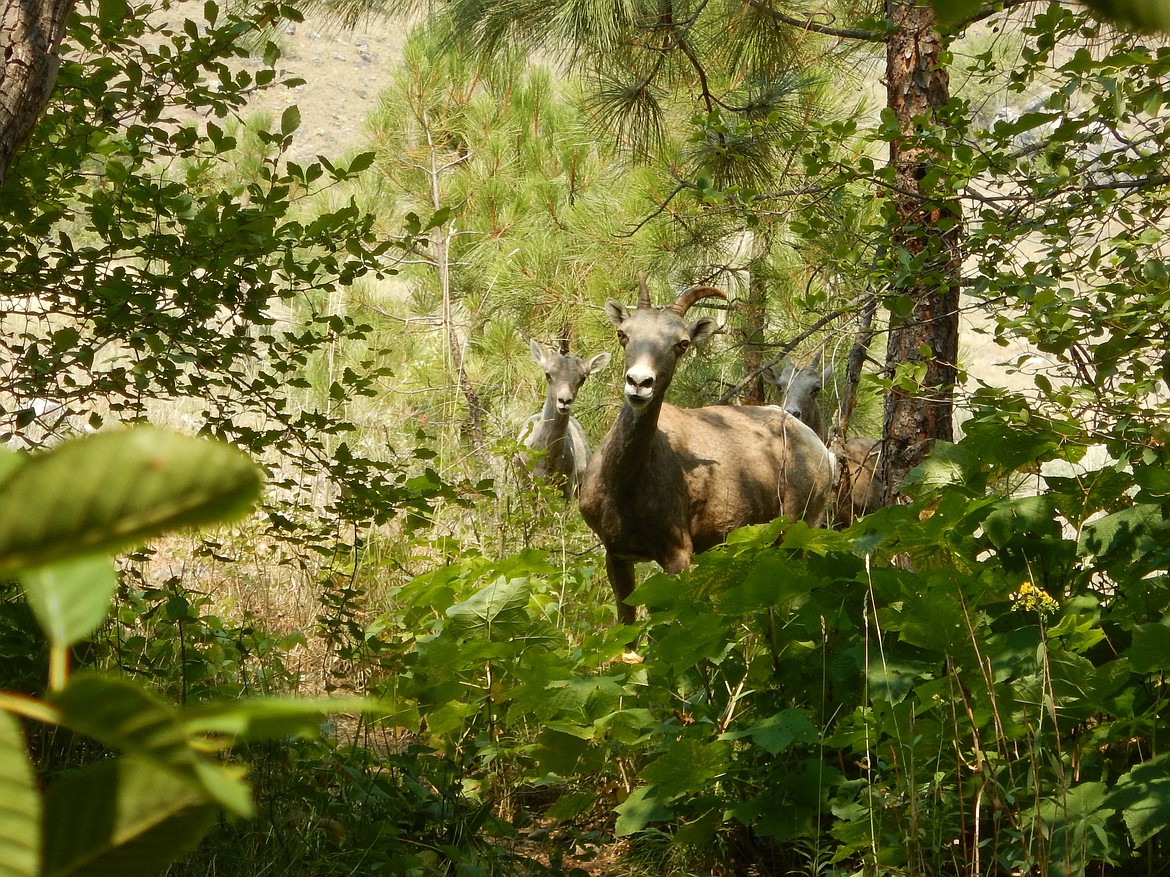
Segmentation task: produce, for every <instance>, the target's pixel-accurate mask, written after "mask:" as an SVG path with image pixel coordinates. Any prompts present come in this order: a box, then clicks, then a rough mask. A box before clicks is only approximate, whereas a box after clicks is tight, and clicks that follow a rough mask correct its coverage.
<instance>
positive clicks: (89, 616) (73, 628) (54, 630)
mask: <svg viewBox="0 0 1170 877" xmlns="http://www.w3.org/2000/svg"><path fill="white" fill-rule="evenodd" d="M20 583H21V585H22V586H23V587H24V592H25V594H26V595H27V597H28V603H29V606H31V607H32V610H33V614H35V615H36V617H37V621H38V622H40V625H41V629H42V630H43V631H44V632H45V636H46V637H47V638H48V640H49V642H50V643H52V644H54V645H58V646H71V645H73V644H74V643H76V642H80V641H81V640H83V639H85V638H86V637H87V636H89V635H90V634H91V633H93V632H94V631H95V630H97V628H98V627H99V626H100V625H101V623H102V621H104V620H105V617H106V614H107V613H108V612H109V611H110V598H111V597H113V595H114V591H116V590H117V588H118V576H117V574H116V573H115V572H114V567H113V564H111V562H110V560H109V558H108V557H78V558H71V559H69V560H63V561H61V562H60V563H53V564H49V565H48V566H39V567H36V568H35V569H31V570H27V571H25V572H23V573H21V574H20Z"/></svg>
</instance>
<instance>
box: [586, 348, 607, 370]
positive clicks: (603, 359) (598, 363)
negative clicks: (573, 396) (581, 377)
mask: <svg viewBox="0 0 1170 877" xmlns="http://www.w3.org/2000/svg"><path fill="white" fill-rule="evenodd" d="M607 365H609V354H608V353H599V354H597V356H595V357H593V358H592V359H591V360H589V361H588V362H587V363H585V373H586V374H590V375H595V374H597V373H598V372H599V371H601V370H602V369H603V368H605V367H606V366H607Z"/></svg>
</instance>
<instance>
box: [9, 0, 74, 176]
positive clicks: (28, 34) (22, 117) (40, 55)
mask: <svg viewBox="0 0 1170 877" xmlns="http://www.w3.org/2000/svg"><path fill="white" fill-rule="evenodd" d="M76 2H77V0H41V2H36V3H30V2H29V0H0V182H3V181H4V178H5V177H6V176H7V175H8V168H9V165H10V164H11V163H12V159H13V156H15V155H16V151H17V150H18V149H20V147H21V146H22V145H23V144H24V142H25V140H27V139H28V136H29V134H31V133H32V130H33V127H34V126H35V125H36V123H37V119H39V118H40V115H41V112H42V111H43V110H44V109H45V105H46V104H47V103H48V102H49V97H50V95H52V93H53V86H54V85H55V84H56V83H57V70H58V68H59V67H60V66H61V57H60V55H59V52H60V49H61V40H62V39H63V38H64V36H65V23H66V21H67V20H68V18H69V13H70V12H72V11H73V7H74V5H76Z"/></svg>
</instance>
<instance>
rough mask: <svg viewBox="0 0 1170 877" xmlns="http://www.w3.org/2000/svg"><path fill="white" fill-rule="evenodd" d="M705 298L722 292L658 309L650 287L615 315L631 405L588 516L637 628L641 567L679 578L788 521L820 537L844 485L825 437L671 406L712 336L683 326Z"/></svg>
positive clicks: (585, 492) (722, 409) (780, 415)
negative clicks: (745, 534)
mask: <svg viewBox="0 0 1170 877" xmlns="http://www.w3.org/2000/svg"><path fill="white" fill-rule="evenodd" d="M702 295H722V293H720V292H719V291H718V290H715V289H713V288H711V287H697V288H693V289H691V290H688V291H687V292H685V293H683V294H682V295H681V296H679V300H678V301H677V302H675V304H674V305H672V306H670V307H667V308H661V309H659V308H654V307H652V306H651V305H650V303H649V296H648V294H647V293H646V291H645V285H644V281H642V289H641V295H640V297H639V307H638V309H637V310H635V311H633V312H630V311H628V310H627V309H626V308H625V307H624V306H623V305H621V304H619V303H618V302H616V301H613V300H610V301H609V302H608V303H607V304H606V312H607V315H608V316H609V318H610V320H611V322H613V323H614V325H615V326H616V327H617V328H618V337H619V339H621V341H622V344H623V346H624V347H625V349H626V359H625V367H626V373H625V375H626V377H625V380H626V401H625V404H624V405H623V406H622V410H621V413H620V414H619V415H618V418H617V421H616V422H615V423H614V425H613V428H612V429H610V431H609V433H608V434H607V435H606V436H605V438H604V439H603V440H602V442H601V445H600V446H599V447H598V448H597V451H596V453H595V454H594V455H593V459H592V460H591V461H590V464H589V467H588V469H587V470H586V471H585V477H584V480H583V482H582V485H581V498H580V505H581V513H582V515H583V516H584V518H585V521H586V523H588V524H589V526H590V527H591V528H592V529H593V531H594V532H595V533H596V534H597V536H598V538H600V539H601V542H602V545H603V546H604V547H605V555H606V571H607V573H608V575H609V581H610V585H611V586H612V587H613V591H614V597H615V598H616V600H617V611H618V620H619V621H620V622H621V623H623V624H631V623H633V621H634V617H635V615H634V608H633V607H632V606H629V605H627V604H626V602H625V601H626V598H627V597H629V595H630V594H631V593H632V591H633V589H634V563H635V562H638V561H650V560H652V561H656V562H657V563H658V564H660V565H661V566H662V568H663V569H664V570H665V571H666V572H668V573H672V574H673V573H677V572H679V571H681V570H683V569H685V568H686V567H688V566H690V563H691V556H692V555H693V554H694V553H695V552H700V551H705V550H707V549H708V548H711V547H713V546H715V545H718V544H719V543H721V542H722V541H723V540H724V539H725V538H726V537H727V534H728V533H730V532H731V531H732V530H734V529H736V528H737V527H742V526H745V525H747V524H760V523H766V522H768V521H771V520H773V519H775V518H777V517H779V516H780V515H781V514H788V515H791V516H793V517H795V518H798V519H801V520H804V521H805V522H807V523H808V524H810V525H813V526H815V525H816V524H817V523H818V522H819V521H820V520H821V518H822V515H823V512H824V507H825V503H826V501H827V499H828V495H829V491H830V489H831V486H832V484H833V481H834V479H835V475H836V473H835V467H834V465H833V458H832V455H831V454H830V453H829V452H828V450H827V449H826V448H825V446H824V444H823V443H822V442H821V441H820V440H819V439H818V438H817V436H816V434H815V433H814V432H813V431H812V430H811V429H809V428H808V427H807V426H805V425H804V424H803V423H801V422H800V421H799V420H797V419H796V418H795V417H792V416H790V415H789V414H787V413H786V412H784V411H781V410H779V409H777V408H773V407H767V408H763V407H735V406H726V405H716V406H711V407H707V408H692V409H684V408H677V407H675V406H673V405H668V404H665V403H664V396H665V394H666V390H667V388H668V387H669V386H670V381H671V379H672V378H673V376H674V369H675V365H676V363H677V361H678V358H679V357H680V356H681V355H682V354H683V353H684V352H685V351H686V350H687V349H688V348H689V347H690V346H691V344H692V343H696V342H699V341H702V340H704V339H706V338H707V337H709V336H710V335H711V334H712V333H713V332H714V331H715V322H714V320H712V319H711V318H709V317H704V318H702V319H700V320H697V321H695V322H694V323H692V324H690V325H689V326H688V325H687V323H686V322H685V321H684V320H683V315H684V314H685V312H686V308H687V307H689V306H690V304H692V303H693V302H694V301H695V300H697V299H698V298H699V297H702Z"/></svg>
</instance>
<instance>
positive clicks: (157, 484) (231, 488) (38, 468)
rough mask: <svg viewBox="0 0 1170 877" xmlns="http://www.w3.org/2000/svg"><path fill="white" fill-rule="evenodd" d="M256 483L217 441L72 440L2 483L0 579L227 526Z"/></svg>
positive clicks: (251, 467)
mask: <svg viewBox="0 0 1170 877" xmlns="http://www.w3.org/2000/svg"><path fill="white" fill-rule="evenodd" d="M260 486H261V476H260V470H259V469H258V468H257V467H256V465H255V464H254V463H253V462H252V461H251V460H250V459H249V458H248V457H247V455H245V454H244V453H242V452H241V451H239V450H237V449H236V448H233V447H232V446H230V445H227V444H224V443H222V442H215V441H210V440H206V439H196V438H191V437H189V436H183V435H178V434H176V433H169V432H164V431H161V430H157V429H152V428H149V427H140V428H136V429H130V430H122V431H117V432H108V433H98V434H96V435H92V436H86V437H84V438H80V439H74V440H72V441H69V442H66V443H64V444H62V445H60V446H58V447H57V448H54V449H53V450H52V451H49V452H47V453H44V454H38V455H36V456H33V457H30V458H29V459H28V460H27V461H26V462H25V463H24V464H23V465H21V466H19V467H18V468H16V469H15V471H13V472H11V473H10V474H9V477H8V478H7V479H6V480H4V481H3V482H2V483H0V574H2V573H7V572H11V571H14V570H21V569H29V568H31V567H35V566H41V565H43V564H49V563H55V562H57V561H60V560H63V559H66V558H71V557H78V556H84V555H92V554H96V553H109V554H112V553H114V552H116V551H119V550H121V549H124V548H127V547H130V546H133V545H137V544H139V543H141V542H142V541H143V540H145V539H148V538H150V537H152V536H157V535H159V534H160V533H163V532H166V531H169V530H174V529H177V528H180V527H188V526H197V525H200V524H207V523H211V522H215V521H225V520H230V519H232V518H235V517H238V516H239V515H241V514H243V513H244V512H246V511H247V510H248V509H249V508H251V506H252V504H253V503H254V502H255V501H256V499H257V498H258V497H259V495H260Z"/></svg>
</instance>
